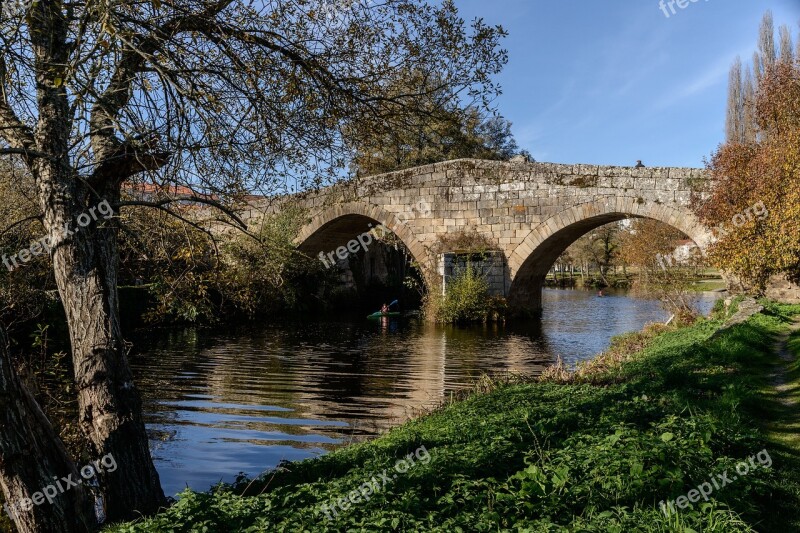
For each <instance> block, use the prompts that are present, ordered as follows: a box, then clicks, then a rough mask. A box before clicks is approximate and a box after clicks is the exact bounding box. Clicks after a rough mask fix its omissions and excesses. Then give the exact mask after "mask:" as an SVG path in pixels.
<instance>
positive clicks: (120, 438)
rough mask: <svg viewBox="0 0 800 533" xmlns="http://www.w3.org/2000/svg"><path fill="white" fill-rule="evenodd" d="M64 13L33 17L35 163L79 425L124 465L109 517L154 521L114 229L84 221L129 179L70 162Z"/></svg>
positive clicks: (154, 486) (109, 488) (158, 497)
mask: <svg viewBox="0 0 800 533" xmlns="http://www.w3.org/2000/svg"><path fill="white" fill-rule="evenodd" d="M61 8H62V5H61V4H60V2H53V1H42V2H35V3H33V4H32V7H31V9H30V13H29V14H30V17H31V26H32V28H34V30H32V31H31V41H32V44H33V47H34V52H35V56H36V76H37V77H36V90H37V101H38V106H39V108H38V112H39V120H38V124H37V127H36V129H35V132H34V142H35V145H36V147H37V148H38V150H39V151H40V152H42V153H46V154H52V157H47V158H45V157H42V158H37V159H35V160H34V162H33V164H32V165H31V171H32V174H33V177H34V179H35V180H36V186H37V188H38V198H39V201H40V204H41V208H42V212H43V224H44V227H45V231H46V232H47V234H48V236H49V238H50V245H51V248H52V256H53V269H54V272H55V280H56V284H57V286H58V291H59V294H60V295H61V302H62V304H63V306H64V311H65V312H66V316H67V324H68V326H69V335H70V341H71V343H72V360H73V365H74V368H75V384H76V389H77V393H78V406H79V415H80V424H81V427H82V429H83V432H84V433H85V435H86V437H87V439H88V440H89V441H90V442H91V443H92V444H93V445H94V448H95V450H94V451H95V452H96V453H97V454H98V455H99V456H101V457H104V456H106V455H111V456H112V457H113V458H114V461H115V462H116V463H117V465H118V467H117V470H115V471H114V472H113V473H108V474H107V475H105V476H104V477H103V478H102V479H100V484H101V487H102V491H103V495H104V502H105V505H106V508H105V512H106V516H107V519H108V520H110V521H117V520H124V519H130V518H134V517H136V516H138V515H139V514H140V513H143V514H152V513H154V512H156V511H158V509H159V507H161V506H162V505H164V504H165V503H166V499H165V498H164V492H163V490H162V489H161V483H160V482H159V478H158V473H157V472H156V469H155V467H154V466H153V461H152V458H151V457H150V449H149V442H148V438H147V433H146V432H145V427H144V422H143V420H142V415H141V399H140V397H139V393H138V391H137V390H136V387H134V385H133V381H132V377H131V371H130V368H129V366H128V361H127V358H126V356H125V350H124V343H123V339H122V332H121V329H120V324H119V305H118V300H117V269H118V265H117V257H118V256H117V242H116V233H115V222H114V221H110V220H99V221H97V222H95V221H92V222H91V223H90V224H88V225H86V226H85V227H79V226H80V224H79V220H80V217H82V216H83V215H87V216H88V215H89V214H90V213H91V212H92V211H91V210H92V208H95V209H96V208H97V206H98V205H99V204H100V203H101V202H102V201H103V200H108V201H110V202H112V203H114V202H115V201H116V200H118V197H119V182H121V181H122V180H121V179H120V180H117V182H116V183H114V182H113V180H107V181H108V183H105V184H103V183H87V181H86V176H79V175H78V172H77V171H76V170H75V169H74V168H72V165H71V163H70V159H69V153H70V142H69V139H70V133H71V131H70V128H71V125H72V121H71V119H70V117H71V111H70V106H69V102H68V98H67V91H66V88H65V87H64V86H63V83H62V80H63V79H65V77H66V74H65V73H64V72H62V70H63V69H64V68H66V65H67V64H68V63H69V58H68V57H67V56H68V51H67V50H68V43H67V20H66V18H65V17H64V14H63V12H62V9H61ZM95 155H97V154H95ZM95 213H96V211H95Z"/></svg>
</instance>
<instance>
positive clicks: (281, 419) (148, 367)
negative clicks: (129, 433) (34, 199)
mask: <svg viewBox="0 0 800 533" xmlns="http://www.w3.org/2000/svg"><path fill="white" fill-rule="evenodd" d="M717 296H718V295H716V294H703V295H701V296H699V302H698V308H699V309H700V310H701V311H702V312H703V313H708V311H709V310H710V308H711V306H712V305H713V302H714V300H715V299H716V297H717ZM543 301H544V309H545V312H544V314H543V317H542V318H541V319H540V320H535V321H530V322H527V323H524V324H509V325H506V326H502V325H488V326H476V327H470V328H457V327H442V326H435V325H431V324H427V323H424V322H421V321H419V320H416V319H400V320H392V321H389V322H383V323H382V322H380V321H367V320H363V319H360V318H359V319H351V320H341V321H326V322H313V323H282V324H279V325H276V324H268V325H263V326H255V325H249V326H247V327H238V328H229V329H226V330H222V331H220V330H219V329H217V330H203V329H183V330H172V331H168V332H166V333H164V334H161V335H158V334H153V333H140V334H138V335H136V336H134V338H133V340H134V343H135V346H136V352H135V353H134V355H133V356H132V360H131V364H132V366H133V367H134V374H135V376H136V380H137V384H138V386H139V387H140V389H141V391H142V395H143V397H144V400H145V421H146V423H147V428H148V432H149V433H150V436H151V446H152V449H153V455H154V460H155V463H156V467H157V469H158V471H159V474H160V475H161V481H162V484H163V486H164V490H165V491H166V492H167V494H168V495H175V494H176V493H178V492H179V491H181V490H182V489H184V488H185V487H187V486H188V487H190V488H192V489H195V490H200V491H204V490H207V489H208V488H209V487H210V486H211V485H213V484H215V483H218V482H220V481H225V482H231V481H233V479H234V478H235V476H236V474H237V473H239V472H243V473H245V474H247V475H249V476H255V475H258V474H260V473H261V472H263V471H265V470H268V469H271V468H273V467H275V466H276V465H277V464H278V463H279V462H281V461H283V460H298V459H304V458H307V457H314V456H317V455H320V454H323V453H325V452H327V451H329V450H331V449H333V448H334V447H336V446H339V445H342V444H346V443H348V442H351V441H352V440H357V439H363V438H364V437H368V436H372V435H375V434H377V433H379V432H381V431H384V430H386V429H388V428H390V427H392V426H394V425H397V424H400V423H401V422H402V421H403V420H405V419H407V418H408V417H409V416H413V415H414V414H415V413H419V412H420V410H422V409H425V408H426V407H431V406H434V405H436V404H437V403H439V402H441V401H442V400H443V399H444V398H445V397H446V396H447V395H448V394H450V392H451V391H455V390H458V389H460V388H463V387H465V386H468V385H469V384H470V383H472V382H474V381H475V380H476V379H477V378H479V377H480V376H481V375H482V374H484V373H488V374H503V373H509V372H511V373H518V374H527V375H533V374H537V373H539V372H541V370H542V369H543V368H544V367H545V366H547V365H549V364H551V363H553V362H554V361H555V359H556V357H558V356H561V357H562V358H563V359H564V360H565V362H567V363H568V364H574V363H575V362H577V361H580V360H582V359H586V358H589V357H592V356H593V355H595V354H597V353H599V352H601V351H603V350H604V349H605V348H606V347H607V346H608V344H609V340H610V338H611V337H612V336H614V335H618V334H620V333H624V332H628V331H637V330H640V329H641V328H642V326H643V325H644V324H646V323H647V322H652V321H664V320H666V318H667V316H666V313H665V312H664V311H663V310H662V309H661V307H660V305H659V304H658V302H656V301H653V300H650V299H646V298H639V297H634V296H631V295H627V294H622V293H619V294H615V293H613V292H612V293H609V294H608V295H607V296H606V297H604V298H598V297H597V296H596V294H595V293H594V292H590V291H582V290H556V289H547V290H545V291H544V295H543Z"/></svg>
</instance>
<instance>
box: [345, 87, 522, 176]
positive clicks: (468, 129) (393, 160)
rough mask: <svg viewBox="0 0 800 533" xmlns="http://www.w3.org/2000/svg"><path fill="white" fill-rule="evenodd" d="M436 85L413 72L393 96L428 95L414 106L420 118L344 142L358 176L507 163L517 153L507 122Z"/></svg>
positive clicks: (365, 130) (369, 128) (366, 128)
mask: <svg viewBox="0 0 800 533" xmlns="http://www.w3.org/2000/svg"><path fill="white" fill-rule="evenodd" d="M439 85H440V82H439V81H438V80H436V79H434V80H433V81H432V80H430V79H427V78H422V77H420V76H419V75H418V74H417V73H413V74H407V75H406V78H404V79H403V80H401V82H400V84H399V86H398V87H397V88H395V91H397V92H398V93H402V92H407V91H409V90H413V91H418V92H427V93H428V95H427V96H426V97H425V98H424V100H423V101H421V102H419V104H418V105H420V106H421V107H422V108H423V109H425V113H424V114H420V115H419V116H418V117H417V118H416V120H415V122H414V123H408V124H406V126H405V127H403V128H391V127H385V126H383V127H377V128H376V127H375V125H374V124H364V125H363V127H362V128H360V131H358V132H354V133H356V134H357V136H356V138H354V139H349V140H350V142H351V145H352V149H353V152H354V159H353V167H354V169H355V171H356V173H357V174H359V175H374V174H381V173H385V172H392V171H395V170H401V169H405V168H410V167H415V166H420V165H427V164H431V163H438V162H441V161H448V160H452V159H461V158H475V159H492V160H508V159H511V158H512V157H513V156H515V155H517V154H518V153H520V151H519V147H518V146H517V143H516V141H515V140H514V136H513V134H512V133H511V122H509V121H508V120H506V119H505V118H503V117H502V116H499V115H497V114H495V113H493V112H490V113H486V112H485V111H484V110H482V109H480V108H479V107H476V106H475V105H472V104H470V105H466V106H464V105H462V103H461V102H460V101H459V100H458V99H457V98H456V97H455V95H453V94H451V93H449V92H448V91H445V90H442V89H440V88H438V86H439ZM487 115H488V116H487ZM346 136H347V134H346ZM359 139H361V140H359Z"/></svg>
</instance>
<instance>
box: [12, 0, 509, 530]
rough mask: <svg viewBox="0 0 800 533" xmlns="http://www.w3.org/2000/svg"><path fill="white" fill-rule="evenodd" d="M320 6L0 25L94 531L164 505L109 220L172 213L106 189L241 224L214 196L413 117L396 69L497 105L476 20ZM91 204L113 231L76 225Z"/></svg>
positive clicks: (433, 10) (191, 3)
mask: <svg viewBox="0 0 800 533" xmlns="http://www.w3.org/2000/svg"><path fill="white" fill-rule="evenodd" d="M326 5H328V4H326V3H321V2H319V1H316V0H285V1H279V0H276V1H270V2H264V3H251V2H248V1H246V0H185V1H181V2H172V1H166V0H163V1H152V2H133V3H132V2H123V1H121V0H108V1H106V2H86V3H72V2H70V3H67V2H63V1H60V0H38V1H35V2H29V3H27V4H25V5H24V6H23V7H22V9H21V10H20V11H19V12H18V13H16V14H15V13H11V14H4V15H3V19H2V28H0V29H1V31H2V42H1V43H0V82H2V91H0V139H1V140H2V143H1V144H0V152H1V153H5V154H9V155H13V156H15V157H18V158H19V160H20V161H21V162H22V163H24V165H25V166H26V168H27V170H28V171H29V172H30V173H31V175H32V177H33V179H34V182H35V189H36V201H37V204H38V205H37V207H38V208H39V210H40V212H41V217H42V224H43V228H44V231H45V234H46V236H47V237H48V243H49V248H50V253H51V256H52V263H53V272H54V275H55V281H56V285H57V287H58V291H59V294H60V299H61V303H62V305H63V307H64V310H65V313H66V316H67V322H68V327H69V332H70V341H71V351H72V359H73V364H74V368H75V380H76V388H77V391H78V400H79V409H80V420H81V425H82V429H83V431H84V433H85V434H86V437H87V439H88V441H89V442H91V444H92V445H93V448H94V450H95V452H96V453H97V454H98V455H106V454H112V455H113V456H114V457H115V459H116V461H117V463H118V465H119V468H118V470H117V471H116V472H115V473H114V474H113V475H108V476H106V477H105V478H103V479H102V480H101V484H102V492H103V497H104V501H105V504H106V514H107V516H108V519H109V520H122V519H126V518H131V517H133V516H136V515H137V513H145V514H147V513H153V512H155V511H156V510H157V509H158V508H159V507H160V506H162V505H164V504H165V503H166V502H165V499H164V494H163V491H162V489H161V487H160V483H159V479H158V474H157V472H156V470H155V468H154V467H153V463H152V460H151V457H150V452H149V448H148V439H147V435H146V433H145V428H144V423H143V421H142V416H141V400H140V397H139V393H138V391H137V389H136V387H135V386H134V384H133V382H132V378H131V371H130V368H129V366H128V363H127V359H126V354H125V347H124V342H123V338H122V332H121V328H120V322H119V302H118V292H117V274H118V266H117V264H118V249H117V231H118V228H119V224H120V222H119V217H118V216H117V215H118V213H119V210H121V209H127V208H128V207H130V206H131V205H138V206H147V207H152V208H156V209H161V210H163V211H165V212H170V213H173V214H176V215H177V216H180V215H179V214H178V213H175V212H174V210H173V209H172V207H174V205H175V204H176V202H178V199H177V198H168V199H164V200H158V201H144V200H137V201H124V200H123V199H122V198H121V188H122V184H123V183H125V182H130V181H132V180H138V181H140V182H142V181H146V182H155V183H160V184H167V185H170V186H177V185H183V186H187V187H189V188H190V189H191V190H192V191H193V192H195V193H196V195H195V197H194V201H196V202H200V203H204V204H206V205H209V206H211V207H214V208H217V209H219V210H220V213H221V215H222V216H223V217H224V218H225V220H226V221H227V222H228V223H231V224H234V225H241V223H240V221H239V219H238V217H237V216H236V214H235V212H234V211H233V210H232V209H231V208H230V206H231V202H230V198H231V197H234V196H236V195H238V194H241V192H242V191H243V190H250V189H261V190H270V191H275V190H276V189H277V188H279V187H285V183H286V176H287V175H291V176H294V177H296V178H297V179H299V180H301V182H302V183H305V184H310V185H315V184H319V183H321V182H322V181H323V180H324V178H325V176H329V177H332V176H336V175H337V173H338V169H340V168H341V166H342V164H343V161H344V159H345V157H346V154H347V151H346V147H345V145H344V143H343V142H342V135H341V132H342V131H345V130H347V129H348V128H351V129H352V126H353V125H355V124H362V123H367V122H371V123H373V124H379V125H381V126H382V127H385V128H391V127H402V126H403V125H404V124H406V123H408V122H414V121H415V119H414V118H413V117H416V116H418V115H419V114H420V113H423V112H424V111H425V110H424V109H420V106H418V105H417V102H420V101H422V100H423V99H424V97H425V96H426V95H427V94H428V93H427V90H425V91H408V92H405V93H402V94H397V93H394V92H392V91H391V90H389V88H390V87H392V86H396V82H397V78H398V77H399V74H400V73H399V67H398V66H397V65H406V66H408V67H409V68H412V69H413V70H414V71H417V72H421V73H426V75H428V76H431V75H432V73H434V72H435V73H436V78H437V80H439V81H438V84H437V85H438V87H437V89H446V90H447V91H446V92H447V93H448V94H452V95H456V94H459V93H460V92H462V91H463V92H466V94H469V95H470V96H472V97H474V98H475V99H476V100H477V101H479V102H482V103H484V104H488V102H489V101H490V100H491V98H492V97H493V96H494V95H495V94H496V92H497V87H496V86H495V85H494V83H493V82H492V81H491V77H492V76H493V75H494V74H496V73H497V72H498V71H499V70H500V69H501V68H502V64H503V62H504V60H505V52H503V51H501V50H498V44H499V40H500V39H501V38H502V36H503V35H504V31H503V30H502V28H499V27H490V26H487V25H485V24H484V23H483V22H482V21H481V20H476V21H474V22H473V23H472V27H471V31H470V30H468V29H467V28H466V24H465V22H464V21H463V20H462V19H461V18H459V16H458V13H457V10H456V8H455V6H454V4H453V2H452V1H450V0H446V1H445V2H444V3H443V4H442V5H441V6H432V5H429V4H427V3H426V2H423V1H422V0H386V1H384V2H381V3H379V4H376V3H374V2H352V3H347V4H343V5H341V6H340V8H341V9H340V10H339V12H337V14H336V16H335V17H330V16H329V15H330V10H327V11H326V10H324V9H322V8H323V7H325V6H326ZM310 176H311V178H310ZM104 203H105V205H110V206H113V210H114V216H113V217H111V218H108V219H105V218H103V219H96V218H94V219H93V218H91V217H89V218H88V219H87V218H86V217H87V216H89V215H90V213H96V211H97V208H98V206H99V205H103V204H104ZM87 220H88V222H87V224H86V225H83V224H82V222H86V221H87ZM11 222H12V223H13V221H11ZM78 226H81V227H80V229H79V231H75V230H76V229H78ZM6 383H13V379H12V380H11V381H8V382H6V381H4V382H3V383H0V385H2V386H5V385H6ZM9 391H10V389H3V390H1V391H0V393H6V392H9ZM26 417H27V425H26V426H24V427H23V426H20V427H15V428H14V429H15V430H16V431H23V432H26V435H27V437H28V438H30V439H33V440H36V441H37V446H36V447H34V448H33V449H40V448H41V449H55V448H56V447H57V446H58V444H57V442H55V441H52V442H47V440H48V438H47V435H46V432H45V431H44V430H41V429H42V427H43V422H42V421H41V420H39V419H37V418H35V417H32V415H30V413H28V414H27V415H26ZM27 428H30V429H27ZM40 430H41V431H40ZM8 438H9V437H8V435H7V432H5V431H4V432H3V435H0V440H3V439H8ZM0 449H2V450H3V456H2V457H0V479H2V485H3V490H4V494H5V496H6V498H7V499H9V500H15V499H17V498H18V497H20V496H23V495H24V494H25V493H26V492H25V490H23V489H24V488H27V489H28V490H37V488H38V487H39V486H40V484H41V479H39V478H38V477H37V476H35V475H31V476H30V477H26V478H24V479H22V480H20V481H19V482H15V483H11V481H10V480H12V476H13V475H14V472H11V471H9V470H8V469H7V468H3V466H4V465H7V464H11V463H9V460H10V459H9V457H7V456H6V455H5V453H7V452H6V450H8V449H9V448H7V447H2V448H0ZM9 453H10V452H9ZM53 475H55V472H53ZM91 518H92V517H85V520H84V521H85V522H86V523H89V521H90V520H91ZM32 521H33V522H35V514H34V513H32V512H30V513H27V515H26V516H25V517H23V518H21V519H19V520H17V522H16V523H17V526H18V527H19V528H20V529H21V530H23V531H32V530H34V529H35V527H32V526H31V523H32ZM68 528H69V526H68V525H66V524H65V525H64V527H63V529H64V530H66V529H68Z"/></svg>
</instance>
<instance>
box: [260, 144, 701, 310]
mask: <svg viewBox="0 0 800 533" xmlns="http://www.w3.org/2000/svg"><path fill="white" fill-rule="evenodd" d="M707 180H708V177H707V175H706V173H705V171H703V170H700V169H690V168H664V167H660V168H632V167H613V166H598V165H565V164H552V163H522V162H519V163H514V162H498V161H479V160H469V159H467V160H456V161H448V162H445V163H437V164H433V165H427V166H423V167H418V168H413V169H408V170H404V171H399V172H393V173H389V174H383V175H378V176H371V177H367V178H359V179H354V180H350V181H345V182H341V183H337V184H335V185H333V186H330V187H327V188H324V189H321V190H319V191H314V192H305V193H301V194H298V195H294V196H289V197H282V198H279V199H271V200H266V201H264V202H259V203H257V204H254V205H253V206H252V208H251V210H250V211H249V212H247V213H246V214H245V218H250V219H253V218H258V217H259V216H262V215H263V214H264V213H274V212H275V211H276V210H277V209H280V208H281V207H280V206H281V205H283V203H284V202H296V203H298V204H299V205H300V206H302V207H304V208H306V209H307V212H308V217H309V218H308V223H307V225H306V226H305V227H304V228H303V229H302V231H301V233H300V235H299V237H298V239H297V244H298V245H299V247H300V249H301V250H303V251H305V252H306V253H308V254H309V255H314V256H317V255H318V254H319V253H320V252H322V253H323V256H324V254H328V253H329V252H332V251H336V250H337V249H339V250H340V251H341V248H340V247H343V246H347V243H348V242H350V241H352V240H353V239H355V238H356V237H357V236H359V235H363V234H364V233H365V232H367V231H370V229H371V228H373V227H375V226H377V225H379V224H382V225H384V226H385V227H387V228H389V229H390V230H391V231H392V232H393V233H395V234H396V235H397V237H398V238H399V239H400V240H402V242H403V243H404V244H405V245H406V247H407V248H408V250H409V252H410V253H411V255H412V256H413V257H414V259H415V260H416V262H417V263H418V264H420V265H423V267H424V268H423V277H424V278H425V281H426V283H427V284H428V287H429V288H430V287H433V286H437V287H438V286H439V285H438V284H439V283H440V280H441V278H440V276H441V274H442V272H441V263H442V261H441V257H439V256H438V255H439V252H440V248H441V247H440V246H438V245H437V243H438V242H439V240H440V237H442V236H444V235H447V234H453V233H456V232H458V231H459V230H467V231H470V232H472V231H476V232H477V233H479V234H480V235H482V236H484V237H485V239H486V240H487V241H488V242H489V243H491V244H492V248H494V249H496V250H497V251H499V252H501V253H498V254H497V255H498V256H502V261H501V263H502V283H501V284H500V287H501V289H500V290H501V291H502V293H503V294H504V295H505V296H506V297H507V298H508V300H509V304H510V305H511V306H512V308H517V309H522V308H527V309H530V310H539V309H541V289H542V285H543V282H544V279H545V276H546V275H547V273H548V271H549V270H550V268H551V267H552V265H553V264H554V263H555V261H556V259H557V258H558V256H559V255H561V253H562V252H563V251H564V250H566V248H567V247H569V245H570V244H572V243H573V242H575V240H577V239H578V238H579V237H580V236H582V235H584V234H586V233H588V232H589V231H591V230H593V229H595V228H597V227H599V226H602V225H604V224H608V223H609V222H614V221H618V220H623V219H626V218H636V217H639V218H651V219H655V220H659V221H661V222H663V223H665V224H669V225H670V226H673V227H675V228H677V229H678V230H680V231H681V232H683V233H684V234H686V235H687V237H688V238H690V239H692V240H693V241H694V242H695V243H696V244H697V245H698V246H699V247H700V249H701V250H703V249H705V247H706V246H707V244H708V243H709V242H710V239H711V234H710V232H709V231H708V229H707V228H705V227H704V226H703V225H702V224H701V223H700V222H699V221H698V219H697V218H696V216H695V215H694V214H693V213H692V211H691V209H690V208H689V203H690V197H691V195H692V190H696V188H697V186H698V185H699V186H700V188H701V189H702V188H704V186H705V185H707ZM498 292H499V291H498Z"/></svg>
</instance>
